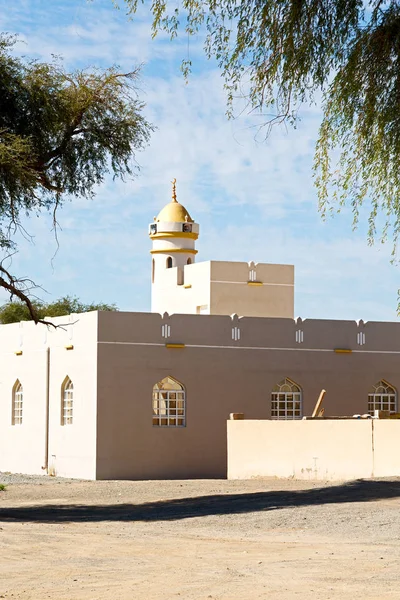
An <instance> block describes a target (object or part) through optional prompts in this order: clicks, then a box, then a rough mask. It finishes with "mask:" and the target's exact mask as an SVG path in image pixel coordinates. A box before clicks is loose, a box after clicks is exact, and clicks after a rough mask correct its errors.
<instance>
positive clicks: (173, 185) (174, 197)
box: [171, 177, 177, 202]
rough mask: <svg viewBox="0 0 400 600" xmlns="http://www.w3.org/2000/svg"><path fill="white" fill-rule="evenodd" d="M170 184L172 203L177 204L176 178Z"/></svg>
mask: <svg viewBox="0 0 400 600" xmlns="http://www.w3.org/2000/svg"><path fill="white" fill-rule="evenodd" d="M171 183H172V202H177V199H176V177H174V178H173V180H172V181H171Z"/></svg>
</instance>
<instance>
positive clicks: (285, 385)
mask: <svg viewBox="0 0 400 600" xmlns="http://www.w3.org/2000/svg"><path fill="white" fill-rule="evenodd" d="M301 417H302V391H301V388H300V387H299V386H298V385H297V384H296V383H294V382H293V381H291V380H290V379H287V378H286V379H284V380H283V381H281V382H280V383H278V384H277V385H275V386H274V387H273V388H272V393H271V418H272V419H286V420H289V419H301Z"/></svg>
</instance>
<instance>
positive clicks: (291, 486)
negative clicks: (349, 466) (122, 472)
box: [0, 473, 400, 600]
mask: <svg viewBox="0 0 400 600" xmlns="http://www.w3.org/2000/svg"><path fill="white" fill-rule="evenodd" d="M0 483H4V484H6V486H7V488H6V491H4V492H0V598H1V597H3V598H9V597H11V596H13V597H14V598H21V600H28V599H39V598H40V599H42V598H54V599H56V598H57V599H65V600H89V599H90V600H94V599H96V600H105V599H106V598H107V599H109V598H117V599H122V600H125V599H126V600H128V599H129V600H131V599H135V600H148V599H152V598H154V599H156V600H161V598H162V599H165V598H167V599H169V598H187V599H188V600H194V599H196V600H197V599H198V600H200V599H203V598H204V599H205V598H214V599H216V600H237V599H239V598H241V599H245V600H253V599H259V598H265V599H267V598H268V600H271V599H272V600H275V599H276V600H277V599H278V598H279V600H282V599H283V600H289V599H290V600H291V599H294V598H296V599H298V598H304V599H309V598H317V599H321V600H322V599H323V600H326V599H329V598H331V599H333V600H338V599H339V598H340V599H342V598H345V599H347V598H348V599H350V598H351V599H361V598H362V599H363V600H365V599H374V600H377V599H380V598H382V599H383V598H385V599H386V598H400V569H399V563H400V510H399V509H400V479H379V480H370V481H362V480H360V481H355V482H347V483H342V484H338V485H332V484H330V483H329V484H328V483H326V484H323V483H322V484H321V482H318V483H316V482H304V481H303V482H299V481H294V480H278V479H253V480H249V481H224V480H194V481H99V482H91V481H77V480H70V479H61V478H48V477H45V476H41V477H32V476H26V475H11V474H7V473H1V474H0Z"/></svg>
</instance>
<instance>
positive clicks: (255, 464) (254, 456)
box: [228, 419, 400, 481]
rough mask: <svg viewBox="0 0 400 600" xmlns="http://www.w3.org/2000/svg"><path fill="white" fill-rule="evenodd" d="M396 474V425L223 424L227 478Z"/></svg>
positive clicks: (399, 441)
mask: <svg viewBox="0 0 400 600" xmlns="http://www.w3.org/2000/svg"><path fill="white" fill-rule="evenodd" d="M399 475H400V421H388V420H381V421H380V420H373V419H370V420H363V419H362V420H358V419H357V420H356V419H355V420H350V419H349V420H321V421H228V478H229V479H250V478H252V477H283V478H287V477H293V478H295V479H313V480H324V481H339V480H346V479H347V480H349V479H358V478H368V477H384V476H399Z"/></svg>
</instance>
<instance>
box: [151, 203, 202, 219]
mask: <svg viewBox="0 0 400 600" xmlns="http://www.w3.org/2000/svg"><path fill="white" fill-rule="evenodd" d="M156 221H166V222H167V223H193V219H192V217H191V216H190V215H189V213H188V211H187V210H186V208H185V207H184V206H182V204H179V202H177V201H176V200H173V201H172V202H169V203H168V204H167V205H166V206H164V208H163V209H162V210H161V212H160V213H159V214H158V216H157V217H156Z"/></svg>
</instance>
